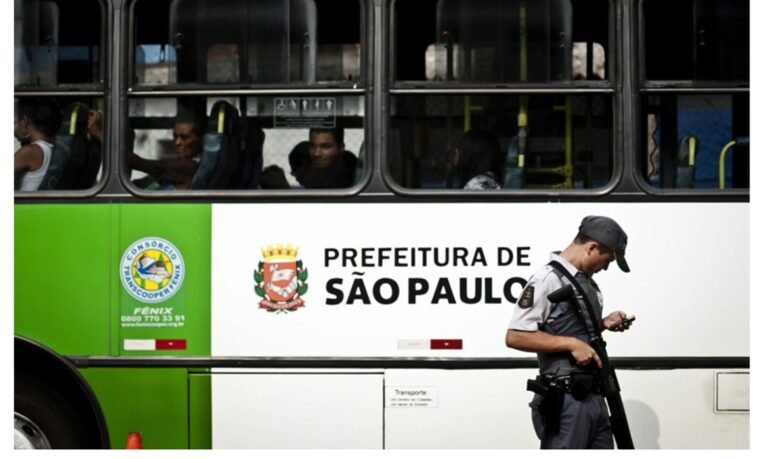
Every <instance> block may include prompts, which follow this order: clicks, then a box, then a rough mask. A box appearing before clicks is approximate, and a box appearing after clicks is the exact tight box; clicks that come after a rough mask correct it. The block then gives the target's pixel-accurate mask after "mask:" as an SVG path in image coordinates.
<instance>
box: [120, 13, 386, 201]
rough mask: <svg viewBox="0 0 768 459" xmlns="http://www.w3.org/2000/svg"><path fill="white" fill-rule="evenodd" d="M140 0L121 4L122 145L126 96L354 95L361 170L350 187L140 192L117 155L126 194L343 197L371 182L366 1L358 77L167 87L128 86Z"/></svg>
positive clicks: (126, 128)
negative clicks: (360, 108) (359, 104)
mask: <svg viewBox="0 0 768 459" xmlns="http://www.w3.org/2000/svg"><path fill="white" fill-rule="evenodd" d="M140 1H148V0H132V1H131V2H130V5H129V6H128V7H127V8H126V11H127V17H126V20H125V23H126V24H127V26H126V27H125V37H124V38H125V40H126V43H127V45H126V48H127V49H126V53H125V54H126V59H127V60H128V62H127V65H126V67H125V68H126V72H125V74H124V75H123V78H124V79H125V80H124V83H123V86H122V87H123V88H125V89H124V90H121V97H123V98H125V99H126V103H125V104H124V107H123V108H122V110H121V113H120V133H121V135H120V142H122V144H125V142H126V140H127V138H126V137H127V135H128V131H129V129H130V128H129V125H130V122H129V116H128V108H127V107H128V103H127V99H132V98H150V97H179V96H195V97H201V98H205V97H215V96H222V97H225V96H240V97H246V96H280V95H294V96H295V95H305V96H306V95H310V96H311V95H327V96H334V95H338V96H358V97H362V98H363V100H364V104H365V109H364V115H363V130H364V133H365V134H366V135H364V140H363V151H364V154H365V159H364V163H363V173H362V176H361V177H360V180H359V181H358V182H357V183H355V184H354V185H353V186H352V187H350V188H334V189H268V190H264V189H227V190H213V189H211V190H208V189H203V190H175V191H163V190H152V191H146V190H143V189H140V188H138V187H136V186H135V185H134V184H133V183H132V182H131V179H130V175H131V170H130V168H129V167H128V164H127V158H128V156H127V155H124V154H119V153H118V154H119V155H120V157H119V158H118V164H119V165H120V170H119V178H120V182H121V183H122V186H123V188H124V189H125V190H126V191H128V192H129V193H130V194H131V195H134V196H136V197H140V198H145V199H148V200H153V201H155V200H165V201H167V200H169V199H172V200H181V201H187V200H197V201H199V200H201V199H203V200H211V199H222V200H227V199H232V200H234V201H240V200H256V201H261V200H269V199H275V198H277V199H283V198H302V197H305V198H307V197H308V198H326V197H334V198H347V197H351V196H355V195H357V194H359V193H361V192H362V191H363V190H364V189H365V188H366V187H367V186H368V183H369V182H370V181H371V178H372V176H373V171H374V167H373V162H374V160H375V159H374V158H375V154H374V153H373V149H374V148H373V147H374V144H373V140H372V138H371V137H372V136H371V135H367V134H368V133H371V132H374V129H373V123H374V121H373V89H372V86H373V83H372V82H371V81H369V79H368V78H369V76H370V75H373V63H372V62H371V60H372V58H371V56H372V55H373V53H372V52H371V51H370V47H371V46H373V43H374V36H373V35H374V31H373V17H372V16H373V8H372V7H370V6H371V0H356V1H357V2H358V4H359V6H360V15H359V20H360V41H361V43H360V47H361V50H360V80H359V81H356V82H348V83H347V82H345V83H341V82H331V83H285V84H274V83H270V84H258V83H249V84H244V83H243V84H239V83H238V84H209V85H200V84H198V83H191V84H188V83H183V84H172V85H171V84H169V85H134V83H133V80H134V50H135V48H136V37H135V34H134V33H133V30H134V28H135V24H136V15H135V11H134V10H135V6H136V4H137V3H138V2H140Z"/></svg>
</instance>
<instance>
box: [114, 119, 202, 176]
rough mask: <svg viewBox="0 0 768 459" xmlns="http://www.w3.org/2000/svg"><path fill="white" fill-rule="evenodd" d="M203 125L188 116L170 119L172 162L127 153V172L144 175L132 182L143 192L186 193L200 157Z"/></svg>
mask: <svg viewBox="0 0 768 459" xmlns="http://www.w3.org/2000/svg"><path fill="white" fill-rule="evenodd" d="M203 129H204V125H203V123H202V121H201V120H199V119H198V118H197V117H196V116H195V115H194V114H192V113H180V114H179V115H177V116H176V118H175V119H174V126H173V145H174V148H175V150H176V157H175V158H168V159H159V160H153V159H145V158H142V157H141V156H139V155H137V154H135V153H130V154H129V158H128V163H129V165H130V167H131V169H136V170H139V171H142V172H145V173H147V174H148V175H147V177H144V178H141V179H139V180H136V181H134V182H135V184H136V185H137V186H140V187H142V188H144V189H147V190H165V191H170V190H186V189H188V188H189V185H190V184H191V183H192V178H193V177H194V176H195V172H197V168H198V166H199V164H200V159H201V154H202V139H203Z"/></svg>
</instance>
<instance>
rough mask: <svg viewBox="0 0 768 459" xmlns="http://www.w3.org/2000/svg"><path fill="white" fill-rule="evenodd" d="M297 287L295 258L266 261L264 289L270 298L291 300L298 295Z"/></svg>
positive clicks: (275, 300)
mask: <svg viewBox="0 0 768 459" xmlns="http://www.w3.org/2000/svg"><path fill="white" fill-rule="evenodd" d="M297 287H298V279H297V278H296V261H295V260H294V261H279V262H269V261H268V262H265V263H264V290H265V293H266V294H267V296H268V297H269V299H270V300H272V301H274V302H276V303H284V302H286V301H290V300H291V299H293V297H295V296H296V288H297Z"/></svg>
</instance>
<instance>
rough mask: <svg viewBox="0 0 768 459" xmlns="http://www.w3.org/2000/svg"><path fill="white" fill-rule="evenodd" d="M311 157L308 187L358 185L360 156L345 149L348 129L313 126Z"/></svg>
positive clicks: (310, 144)
mask: <svg viewBox="0 0 768 459" xmlns="http://www.w3.org/2000/svg"><path fill="white" fill-rule="evenodd" d="M309 158H310V168H309V170H308V171H307V174H306V176H305V179H304V180H305V183H306V184H305V187H306V188H349V187H351V186H352V185H354V184H355V167H356V166H357V157H356V156H355V155H354V154H352V152H349V151H346V150H344V128H340V127H336V128H327V129H326V128H313V129H310V131H309Z"/></svg>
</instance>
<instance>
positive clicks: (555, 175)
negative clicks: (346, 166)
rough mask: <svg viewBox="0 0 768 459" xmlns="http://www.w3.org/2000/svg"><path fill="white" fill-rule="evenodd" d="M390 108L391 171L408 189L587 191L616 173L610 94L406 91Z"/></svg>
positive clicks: (602, 183)
mask: <svg viewBox="0 0 768 459" xmlns="http://www.w3.org/2000/svg"><path fill="white" fill-rule="evenodd" d="M391 112H392V120H391V132H390V152H391V154H390V157H389V170H390V173H391V175H392V177H393V179H394V180H395V182H396V183H398V184H399V185H400V186H403V187H406V188H464V189H521V188H567V189H588V188H599V187H602V186H605V185H606V184H607V183H608V181H609V180H610V178H611V176H612V172H613V134H612V125H613V113H612V107H611V98H610V97H609V96H599V95H596V96H593V95H530V96H519V95H477V94H473V95H471V96H470V95H466V96H452V95H428V96H416V95H407V96H396V97H394V98H393V104H392V108H391ZM473 179H474V180H473Z"/></svg>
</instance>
